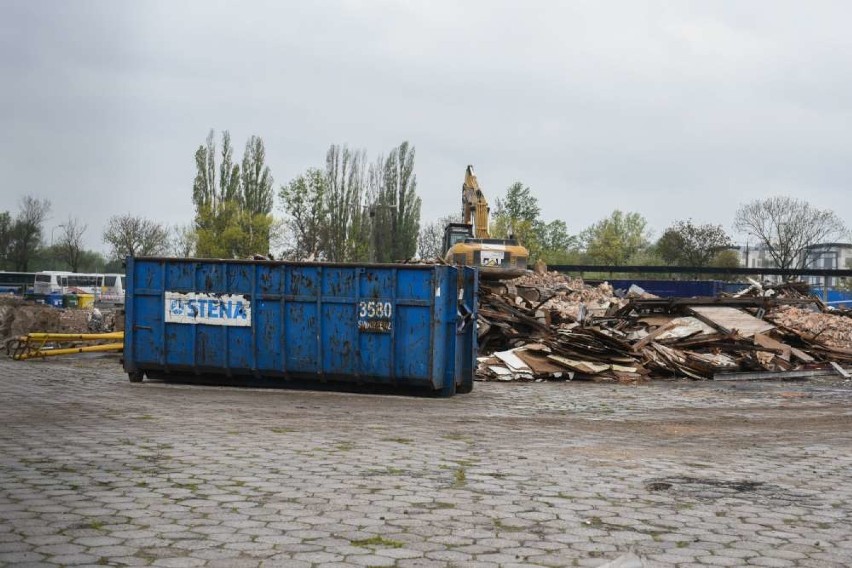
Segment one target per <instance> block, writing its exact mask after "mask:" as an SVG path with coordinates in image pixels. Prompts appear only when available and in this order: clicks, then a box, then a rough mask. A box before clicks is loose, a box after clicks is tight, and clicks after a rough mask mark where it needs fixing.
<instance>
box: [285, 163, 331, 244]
mask: <svg viewBox="0 0 852 568" xmlns="http://www.w3.org/2000/svg"><path fill="white" fill-rule="evenodd" d="M327 191H328V180H327V178H326V175H325V172H323V171H321V170H319V169H316V168H310V169H308V170H307V171H306V172H305V173H304V174H301V175H299V176H298V177H296V178H294V179H293V180H291V181H290V183H288V184H287V185H284V186H281V190H280V191H279V193H278V195H279V197H280V198H281V208H282V209H283V211H284V215H285V226H286V229H287V232H288V233H289V234H290V239H289V245H288V249H287V250H286V251H285V253H284V254H285V256H286V257H288V258H291V259H294V260H304V259H311V260H318V259H320V258H321V257H322V251H321V245H322V233H323V228H324V226H325V223H326V219H327V210H326V205H327V204H326V193H327Z"/></svg>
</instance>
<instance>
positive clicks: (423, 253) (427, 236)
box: [417, 213, 462, 259]
mask: <svg viewBox="0 0 852 568" xmlns="http://www.w3.org/2000/svg"><path fill="white" fill-rule="evenodd" d="M461 222H462V218H461V215H459V214H458V213H456V214H455V215H447V216H446V217H441V218H440V219H437V220H436V221H432V222H431V223H427V224H426V225H424V226H423V227H422V228H421V229H420V233H419V234H418V235H417V256H419V257H420V258H423V259H430V258H443V257H444V254H445V253H446V252H447V251H445V250H444V229H446V227H447V225H449V224H450V223H461Z"/></svg>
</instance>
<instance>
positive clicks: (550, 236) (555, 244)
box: [535, 219, 578, 264]
mask: <svg viewBox="0 0 852 568" xmlns="http://www.w3.org/2000/svg"><path fill="white" fill-rule="evenodd" d="M535 232H536V239H535V240H536V241H537V243H538V245H539V247H540V248H539V250H538V251H536V252H537V255H536V257H537V259H541V260H543V261H544V262H546V263H548V264H568V263H569V262H570V261H572V260H573V259H576V257H577V254H578V253H577V250H576V249H577V239H576V238H575V237H572V236H571V235H570V234H569V233H568V226H567V225H566V224H565V221H562V220H559V219H557V220H555V221H551V222H550V223H544V222H539V223H538V224H537V226H536V229H535Z"/></svg>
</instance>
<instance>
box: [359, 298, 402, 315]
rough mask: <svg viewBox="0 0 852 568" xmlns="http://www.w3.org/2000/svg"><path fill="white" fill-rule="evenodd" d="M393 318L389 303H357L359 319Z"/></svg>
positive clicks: (373, 301) (391, 307)
mask: <svg viewBox="0 0 852 568" xmlns="http://www.w3.org/2000/svg"><path fill="white" fill-rule="evenodd" d="M391 316H393V306H392V305H391V303H390V302H382V301H377V300H365V301H361V302H359V303H358V317H360V318H390V317H391Z"/></svg>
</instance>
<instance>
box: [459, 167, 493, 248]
mask: <svg viewBox="0 0 852 568" xmlns="http://www.w3.org/2000/svg"><path fill="white" fill-rule="evenodd" d="M489 211H490V209H489V208H488V200H487V199H486V198H485V194H483V193H482V189H480V187H479V182H478V181H477V180H476V175H475V174H474V173H473V166H468V167H467V170H466V171H465V174H464V185H462V218H463V219H464V223H465V224H467V225H471V224H472V225H473V236H474V238H477V239H487V238H489V237H490V235H489V233H488V213H489ZM471 221H472V223H471Z"/></svg>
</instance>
